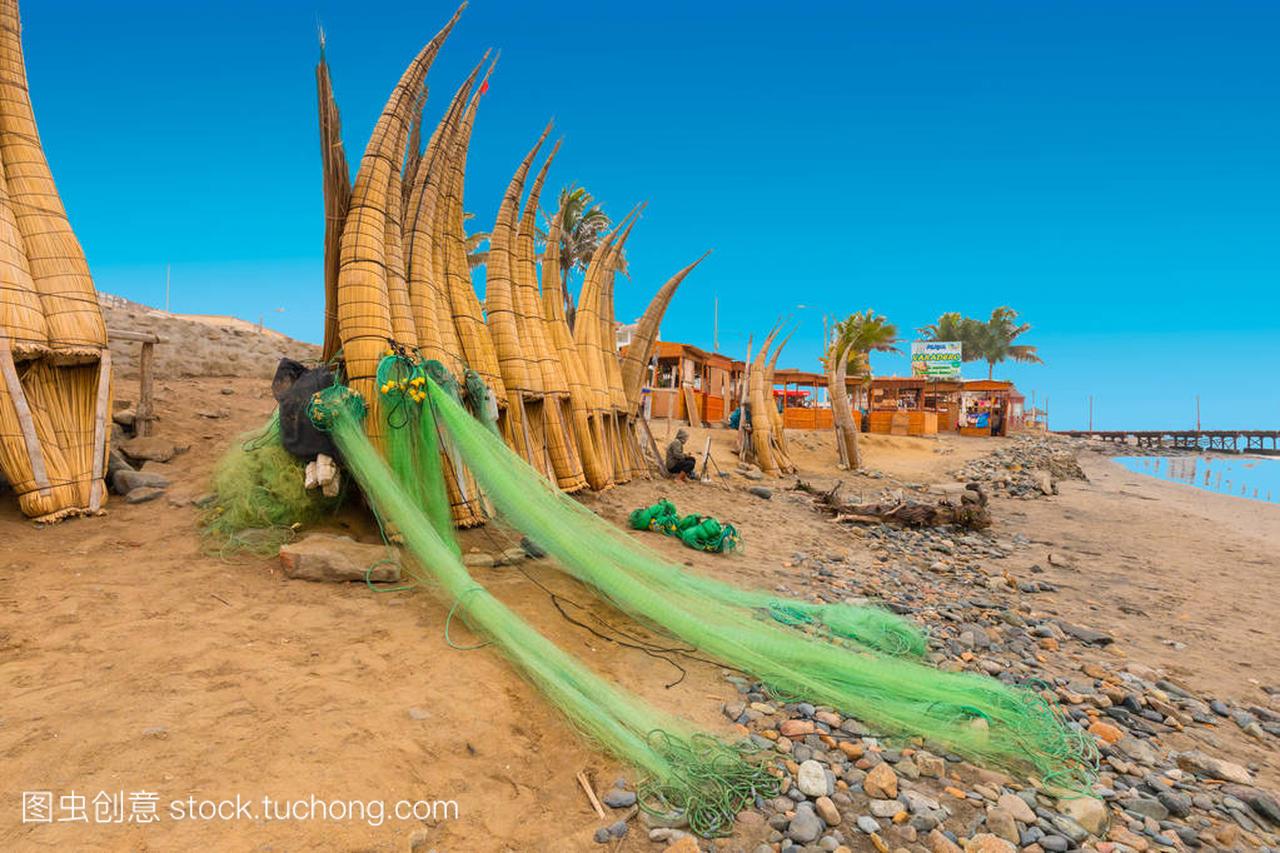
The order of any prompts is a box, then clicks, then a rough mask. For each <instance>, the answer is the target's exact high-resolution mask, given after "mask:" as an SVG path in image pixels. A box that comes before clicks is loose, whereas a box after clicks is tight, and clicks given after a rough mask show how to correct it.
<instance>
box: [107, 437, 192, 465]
mask: <svg viewBox="0 0 1280 853" xmlns="http://www.w3.org/2000/svg"><path fill="white" fill-rule="evenodd" d="M120 452H121V453H123V454H124V455H125V456H126V457H127V458H129V459H132V460H135V461H142V462H168V461H169V460H170V459H172V458H173V457H175V456H177V455H178V454H179V453H180V452H181V451H180V450H179V448H178V446H177V445H176V444H174V443H173V442H172V441H167V440H165V439H163V438H159V437H158V436H154V435H148V436H138V437H136V438H131V439H129V440H128V441H126V442H124V443H123V444H121V445H120Z"/></svg>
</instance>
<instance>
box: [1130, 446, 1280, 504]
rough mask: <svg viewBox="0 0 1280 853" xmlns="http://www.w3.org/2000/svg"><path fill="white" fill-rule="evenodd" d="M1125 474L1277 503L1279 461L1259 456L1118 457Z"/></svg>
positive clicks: (1279, 494) (1279, 498)
mask: <svg viewBox="0 0 1280 853" xmlns="http://www.w3.org/2000/svg"><path fill="white" fill-rule="evenodd" d="M1115 461H1116V462H1119V463H1120V464H1121V465H1123V466H1124V467H1125V468H1126V469H1128V470H1129V471H1133V472H1134V473H1136V474H1145V475H1147V476H1148V477H1155V478H1157V479H1160V480H1169V481H1170V482H1174V483H1186V484H1187V485H1188V486H1195V487H1196V488H1198V489H1205V490H1207V491H1210V492H1219V493H1221V494H1224V495H1235V496H1236V497H1240V498H1250V499H1251V500H1255V501H1263V502H1266V503H1280V459H1267V458H1264V457H1260V456H1238V457H1233V458H1226V457H1222V456H1200V455H1193V456H1118V457H1116V458H1115Z"/></svg>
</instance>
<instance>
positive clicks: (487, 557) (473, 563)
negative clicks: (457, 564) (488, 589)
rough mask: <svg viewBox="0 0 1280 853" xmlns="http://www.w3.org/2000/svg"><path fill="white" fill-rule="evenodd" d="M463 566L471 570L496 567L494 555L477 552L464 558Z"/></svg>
mask: <svg viewBox="0 0 1280 853" xmlns="http://www.w3.org/2000/svg"><path fill="white" fill-rule="evenodd" d="M462 565H464V566H467V567H469V568H478V569H492V568H493V566H494V559H493V555H492V554H486V553H484V552H482V551H475V552H472V553H470V554H466V555H464V556H463V558H462Z"/></svg>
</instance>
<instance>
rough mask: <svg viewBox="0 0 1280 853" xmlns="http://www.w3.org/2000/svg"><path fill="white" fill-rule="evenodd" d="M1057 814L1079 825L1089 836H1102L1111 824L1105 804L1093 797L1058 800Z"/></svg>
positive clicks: (1109, 814)
mask: <svg viewBox="0 0 1280 853" xmlns="http://www.w3.org/2000/svg"><path fill="white" fill-rule="evenodd" d="M1058 812H1059V813H1060V814H1064V815H1066V816H1067V817H1069V818H1071V819H1072V820H1074V821H1075V822H1076V823H1078V824H1080V826H1081V827H1083V828H1084V830H1085V831H1086V832H1088V833H1089V834H1090V835H1097V836H1102V835H1103V834H1105V833H1106V831H1107V825H1108V824H1109V823H1110V822H1111V813H1110V812H1109V811H1107V804H1106V803H1104V802H1102V800H1099V799H1096V798H1094V797H1071V798H1070V799H1062V800H1058Z"/></svg>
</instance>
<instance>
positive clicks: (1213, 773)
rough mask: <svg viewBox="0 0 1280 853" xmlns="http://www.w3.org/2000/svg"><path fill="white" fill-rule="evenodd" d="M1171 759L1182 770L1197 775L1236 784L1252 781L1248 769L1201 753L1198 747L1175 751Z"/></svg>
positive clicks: (1247, 783) (1248, 783) (1246, 783)
mask: <svg viewBox="0 0 1280 853" xmlns="http://www.w3.org/2000/svg"><path fill="white" fill-rule="evenodd" d="M1173 759H1174V761H1176V762H1177V763H1178V766H1179V767H1181V768H1182V769H1183V770H1186V771H1187V772H1189V773H1194V774H1196V775H1197V776H1207V777H1208V778H1210V779H1222V780H1224V781H1226V782H1235V783H1236V784H1238V785H1250V784H1251V783H1252V782H1253V777H1252V776H1251V775H1250V774H1249V771H1248V770H1246V769H1245V768H1243V767H1241V766H1240V765H1239V764H1233V763H1232V762H1230V761H1224V760H1223V759H1221V758H1214V757H1213V756H1212V755H1208V754H1206V753H1203V752H1201V751H1200V750H1198V749H1192V750H1188V751H1186V752H1179V753H1175V754H1174V756H1173Z"/></svg>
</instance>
